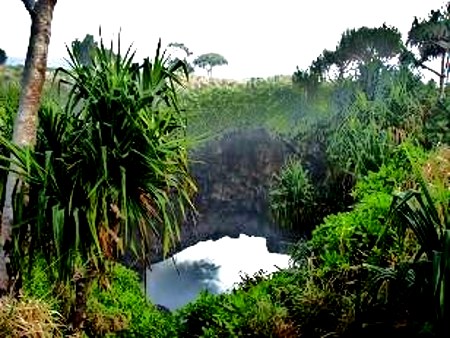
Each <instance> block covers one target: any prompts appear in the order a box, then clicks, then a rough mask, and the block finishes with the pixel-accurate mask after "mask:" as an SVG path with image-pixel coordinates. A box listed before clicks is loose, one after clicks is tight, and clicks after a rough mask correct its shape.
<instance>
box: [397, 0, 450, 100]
mask: <svg viewBox="0 0 450 338" xmlns="http://www.w3.org/2000/svg"><path fill="white" fill-rule="evenodd" d="M407 44H408V45H409V46H414V47H417V48H418V49H419V54H420V57H419V58H418V59H415V58H414V55H413V54H412V53H406V55H405V57H404V59H408V60H412V61H413V63H414V64H415V65H416V66H418V67H421V68H423V69H427V70H429V71H431V72H432V73H433V74H435V75H436V76H438V77H439V88H440V93H441V97H443V96H444V83H445V77H446V64H445V58H446V55H447V53H448V52H449V51H450V3H449V4H447V6H446V8H443V9H440V10H436V11H435V10H432V11H431V13H430V15H429V17H428V18H427V19H424V20H421V21H419V20H418V19H417V17H416V18H414V21H413V23H412V26H411V29H410V31H409V33H408V41H407ZM436 58H441V69H440V71H436V70H434V69H432V68H430V67H428V66H427V65H425V62H427V61H430V60H433V59H436Z"/></svg>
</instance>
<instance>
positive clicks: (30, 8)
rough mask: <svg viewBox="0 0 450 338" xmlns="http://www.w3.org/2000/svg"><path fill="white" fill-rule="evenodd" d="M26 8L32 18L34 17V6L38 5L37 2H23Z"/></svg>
mask: <svg viewBox="0 0 450 338" xmlns="http://www.w3.org/2000/svg"><path fill="white" fill-rule="evenodd" d="M22 2H23V4H24V6H25V8H26V9H27V11H28V13H30V16H31V17H33V16H34V13H35V11H34V5H35V4H36V1H35V0H22Z"/></svg>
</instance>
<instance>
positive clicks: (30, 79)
mask: <svg viewBox="0 0 450 338" xmlns="http://www.w3.org/2000/svg"><path fill="white" fill-rule="evenodd" d="M22 2H23V3H24V5H25V7H26V9H27V10H28V12H29V14H30V16H31V32H30V40H29V44H28V51H27V57H26V61H25V68H24V72H23V77H22V88H21V95H20V101H19V111H18V114H17V116H16V119H15V121H14V129H13V138H12V141H13V143H14V144H15V145H17V146H19V147H21V148H26V147H33V146H34V145H35V143H36V134H37V123H38V118H37V113H38V110H39V104H40V99H41V94H42V88H43V86H44V82H45V73H46V71H47V54H48V46H49V43H50V32H51V22H52V18H53V10H54V8H55V5H56V0H38V1H34V0H31V1H30V0H22ZM10 169H11V170H10V171H9V173H8V178H7V181H6V189H5V202H4V205H3V213H2V219H1V237H0V293H2V292H3V293H4V292H5V291H8V289H9V288H10V286H11V261H10V255H11V249H12V238H11V235H12V224H13V222H14V215H13V194H14V191H15V190H16V189H17V188H19V189H21V188H22V186H23V182H22V177H21V176H20V175H18V174H17V173H16V172H15V171H17V169H18V168H17V166H16V165H14V164H11V165H10ZM24 202H25V201H24Z"/></svg>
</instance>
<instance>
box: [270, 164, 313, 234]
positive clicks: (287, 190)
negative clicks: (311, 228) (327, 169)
mask: <svg viewBox="0 0 450 338" xmlns="http://www.w3.org/2000/svg"><path fill="white" fill-rule="evenodd" d="M269 198H270V207H271V210H272V215H273V217H274V218H275V220H276V221H277V222H278V224H279V225H281V226H283V227H286V228H291V229H299V228H300V227H303V228H304V229H307V228H306V227H305V225H306V226H307V225H308V224H305V223H308V222H314V221H313V220H312V218H313V215H314V210H313V209H314V198H315V196H314V187H313V185H312V183H311V179H310V177H309V173H308V171H307V170H305V169H304V168H303V166H302V163H301V162H300V161H299V160H296V159H294V158H291V159H289V160H288V161H287V163H286V164H285V165H284V167H283V168H282V169H281V172H280V174H279V175H275V176H274V178H273V182H272V186H271V189H270V192H269Z"/></svg>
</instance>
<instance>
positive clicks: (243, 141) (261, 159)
mask: <svg viewBox="0 0 450 338" xmlns="http://www.w3.org/2000/svg"><path fill="white" fill-rule="evenodd" d="M289 153H290V151H289V150H288V149H287V147H286V146H285V145H284V143H283V142H282V141H280V140H278V139H276V138H274V137H272V136H271V135H270V134H269V133H268V132H267V131H265V130H263V129H256V130H243V131H235V132H230V133H228V134H226V135H224V136H223V137H222V138H220V139H218V140H214V141H209V142H208V143H207V144H204V145H203V146H201V147H200V148H198V149H196V150H195V151H194V152H193V153H192V155H191V171H192V174H193V176H194V177H195V179H196V181H197V184H198V188H199V191H198V194H197V196H196V199H195V202H196V207H197V210H198V215H197V217H196V218H195V220H188V221H187V222H185V224H184V225H183V226H182V228H181V242H180V243H179V246H178V247H177V248H176V250H174V252H178V251H181V250H182V249H184V248H186V247H189V246H191V245H194V244H196V243H198V242H199V241H203V240H208V239H218V238H220V237H223V236H230V237H238V236H239V234H241V233H242V234H246V235H251V236H260V237H265V238H267V243H268V246H269V249H271V250H273V251H278V250H279V249H280V247H281V244H282V242H283V238H285V237H288V235H287V234H284V233H283V232H282V230H280V229H278V228H277V227H276V226H275V225H274V224H273V223H272V222H271V219H270V215H269V208H268V198H267V197H268V188H269V185H270V180H271V177H272V175H273V174H274V173H277V172H278V171H279V170H280V168H281V166H282V165H283V163H284V161H285V159H286V157H287V156H288V155H289ZM152 257H153V259H152V260H153V261H154V262H156V261H159V260H161V252H160V250H159V249H158V248H155V252H153V254H152Z"/></svg>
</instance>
